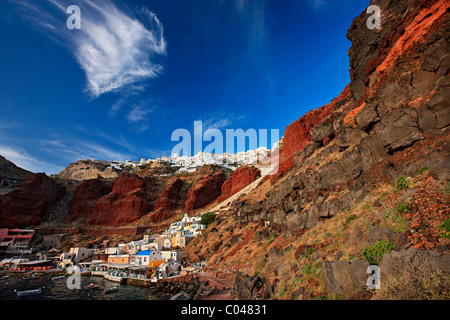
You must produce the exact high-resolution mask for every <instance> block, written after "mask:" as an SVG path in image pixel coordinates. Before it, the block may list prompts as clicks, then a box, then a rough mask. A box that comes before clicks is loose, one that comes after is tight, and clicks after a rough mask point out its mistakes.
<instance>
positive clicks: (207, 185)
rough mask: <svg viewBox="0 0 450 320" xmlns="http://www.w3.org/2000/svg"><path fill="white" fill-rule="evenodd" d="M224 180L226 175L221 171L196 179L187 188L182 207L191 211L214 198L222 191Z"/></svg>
mask: <svg viewBox="0 0 450 320" xmlns="http://www.w3.org/2000/svg"><path fill="white" fill-rule="evenodd" d="M225 180H226V175H225V174H224V173H222V172H218V173H215V174H213V175H210V176H207V177H204V178H200V179H198V180H197V181H196V182H195V183H194V185H193V186H192V187H191V189H190V190H189V193H188V196H187V201H186V204H185V206H184V209H185V210H186V211H193V210H195V209H198V208H202V207H204V206H206V205H208V204H210V203H211V202H212V201H214V200H216V199H217V198H218V197H219V196H220V194H221V193H222V185H223V183H224V182H225Z"/></svg>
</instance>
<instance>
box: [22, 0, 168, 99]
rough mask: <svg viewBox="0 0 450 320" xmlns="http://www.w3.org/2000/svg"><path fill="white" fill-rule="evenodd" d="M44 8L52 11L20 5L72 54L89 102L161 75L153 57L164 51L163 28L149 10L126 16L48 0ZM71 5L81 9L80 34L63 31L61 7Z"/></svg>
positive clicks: (69, 0)
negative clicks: (90, 99)
mask: <svg viewBox="0 0 450 320" xmlns="http://www.w3.org/2000/svg"><path fill="white" fill-rule="evenodd" d="M48 3H49V4H51V5H52V6H53V7H54V9H55V11H52V10H44V9H43V8H42V7H41V5H42V2H38V3H36V2H30V1H29V0H22V1H21V4H22V5H23V7H24V8H25V9H26V10H25V11H26V12H27V14H28V15H27V16H28V17H29V18H30V19H31V20H33V21H34V22H36V23H37V24H39V25H40V26H42V27H44V28H46V30H47V31H49V32H50V33H51V34H52V35H53V37H54V38H55V39H56V40H57V41H59V42H60V43H61V44H64V45H65V46H67V47H68V49H70V50H71V51H72V52H73V55H74V57H75V59H76V61H77V62H78V64H79V65H80V67H81V69H83V70H84V72H85V74H86V78H87V88H86V91H87V93H88V94H89V96H90V97H92V98H97V97H99V96H100V95H102V94H105V93H108V92H118V91H121V90H126V89H127V88H129V87H130V86H138V85H136V84H137V83H139V82H141V81H142V80H146V79H150V78H155V77H157V76H158V74H159V73H160V72H161V71H162V70H163V67H162V65H161V64H160V63H159V62H158V58H159V57H160V56H163V55H165V54H166V50H167V45H166V41H165V38H164V28H163V25H162V23H161V22H160V21H159V19H158V18H157V16H156V15H155V14H154V13H153V12H151V11H150V10H148V9H146V8H142V9H136V10H134V11H133V12H131V10H128V11H127V10H125V9H123V8H119V7H118V6H116V5H115V4H114V2H112V1H110V0H103V1H88V0H60V1H56V0H48ZM73 4H75V5H78V6H79V7H80V10H81V29H80V30H69V29H68V28H67V27H66V26H65V21H66V19H67V18H68V14H67V12H66V8H67V7H68V6H70V5H73ZM62 22H63V23H62ZM138 87H139V86H138Z"/></svg>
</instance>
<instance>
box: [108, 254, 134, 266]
mask: <svg viewBox="0 0 450 320" xmlns="http://www.w3.org/2000/svg"><path fill="white" fill-rule="evenodd" d="M108 263H113V264H130V255H128V254H124V255H110V256H108Z"/></svg>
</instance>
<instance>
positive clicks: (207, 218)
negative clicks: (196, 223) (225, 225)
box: [200, 212, 217, 226]
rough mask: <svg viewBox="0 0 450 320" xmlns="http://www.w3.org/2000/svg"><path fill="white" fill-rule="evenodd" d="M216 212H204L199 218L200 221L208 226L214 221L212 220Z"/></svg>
mask: <svg viewBox="0 0 450 320" xmlns="http://www.w3.org/2000/svg"><path fill="white" fill-rule="evenodd" d="M216 216H217V214H215V213H213V212H208V213H205V214H204V215H203V216H202V218H201V220H200V223H201V224H204V225H205V226H209V225H210V224H211V223H213V222H214V220H215V219H216Z"/></svg>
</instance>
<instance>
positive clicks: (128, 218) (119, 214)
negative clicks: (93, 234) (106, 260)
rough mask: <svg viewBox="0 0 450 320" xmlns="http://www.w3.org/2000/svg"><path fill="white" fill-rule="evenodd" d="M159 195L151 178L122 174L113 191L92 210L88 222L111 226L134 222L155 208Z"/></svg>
mask: <svg viewBox="0 0 450 320" xmlns="http://www.w3.org/2000/svg"><path fill="white" fill-rule="evenodd" d="M158 195H159V194H158V192H157V185H156V183H155V182H153V181H152V180H151V179H150V178H139V177H138V176H136V175H132V174H122V175H120V176H119V178H117V180H116V181H115V182H114V186H113V188H112V192H111V193H110V194H108V195H105V196H104V197H102V198H100V199H99V200H98V201H97V202H96V204H95V206H94V207H93V208H92V209H91V210H90V212H89V215H88V218H87V223H88V224H94V225H104V226H109V225H123V224H127V223H130V222H134V221H136V220H138V219H139V218H141V217H142V216H144V215H146V214H148V213H149V212H150V211H152V210H153V207H154V204H155V202H156V200H157V198H158Z"/></svg>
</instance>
